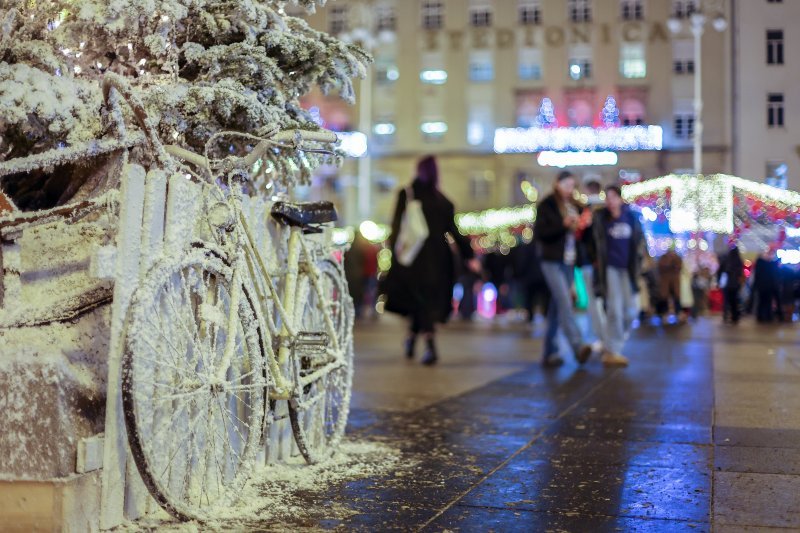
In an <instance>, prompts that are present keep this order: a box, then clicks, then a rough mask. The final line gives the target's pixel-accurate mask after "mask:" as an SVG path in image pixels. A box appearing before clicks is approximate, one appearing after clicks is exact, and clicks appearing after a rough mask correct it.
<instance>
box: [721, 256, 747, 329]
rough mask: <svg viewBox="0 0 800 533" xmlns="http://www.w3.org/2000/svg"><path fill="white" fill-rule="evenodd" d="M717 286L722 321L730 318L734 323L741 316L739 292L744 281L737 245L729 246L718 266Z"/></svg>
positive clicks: (736, 322)
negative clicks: (719, 290)
mask: <svg viewBox="0 0 800 533" xmlns="http://www.w3.org/2000/svg"><path fill="white" fill-rule="evenodd" d="M719 270H720V275H719V287H720V289H722V302H723V303H722V305H723V313H722V316H723V321H727V320H730V321H731V322H732V323H733V324H734V325H735V324H738V323H739V318H741V307H740V305H739V293H740V291H741V290H742V284H743V283H744V261H742V254H741V252H740V251H739V247H738V246H734V247H732V248H731V251H730V252H728V255H726V256H725V259H724V261H723V262H722V265H721V266H720V269H719Z"/></svg>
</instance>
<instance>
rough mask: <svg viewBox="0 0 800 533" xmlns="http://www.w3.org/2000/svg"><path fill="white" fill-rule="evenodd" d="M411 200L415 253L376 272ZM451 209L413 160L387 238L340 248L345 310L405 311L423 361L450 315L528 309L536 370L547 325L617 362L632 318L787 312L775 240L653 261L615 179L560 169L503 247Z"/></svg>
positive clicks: (675, 319) (521, 314) (515, 315)
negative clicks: (528, 220)
mask: <svg viewBox="0 0 800 533" xmlns="http://www.w3.org/2000/svg"><path fill="white" fill-rule="evenodd" d="M578 198H580V199H581V200H582V201H578ZM415 202H416V203H417V204H418V207H419V213H420V214H419V216H424V218H425V219H426V220H427V226H429V227H428V228H427V230H426V231H429V235H428V234H426V235H425V237H424V238H422V239H421V240H420V251H419V252H418V253H419V256H417V257H415V258H414V259H413V261H411V262H410V263H409V264H398V262H397V261H396V259H394V258H393V259H392V263H391V268H390V269H389V272H388V273H381V272H379V268H378V254H379V252H380V250H381V247H382V246H384V247H388V249H389V250H395V247H396V245H397V243H396V239H397V236H398V235H399V234H400V233H402V231H403V229H402V228H403V226H404V224H405V223H406V217H407V216H408V215H406V210H407V209H409V207H408V206H411V205H412V204H413V203H415ZM453 216H454V209H453V205H452V203H450V202H449V200H447V199H446V197H445V196H444V195H443V194H442V193H441V191H439V189H438V171H437V168H436V163H435V160H434V159H433V158H430V157H429V158H426V159H423V160H422V161H421V162H420V166H419V167H418V170H417V177H416V179H415V180H414V182H413V183H412V186H411V187H408V188H407V189H405V190H403V191H401V193H400V195H399V197H398V204H397V208H396V210H395V216H394V220H393V225H392V236H391V237H390V238H389V241H388V242H387V243H383V244H382V245H379V244H375V243H372V242H370V241H369V240H367V239H366V238H364V236H363V235H361V234H360V232H357V233H356V235H355V239H354V241H353V243H352V246H351V248H350V250H349V251H348V252H347V253H346V255H345V270H346V274H347V280H348V283H349V285H350V292H351V295H352V297H353V300H354V302H355V304H356V315H357V316H358V317H363V316H365V315H369V316H375V309H376V303H377V304H378V305H377V307H378V308H379V309H381V308H382V307H383V306H384V305H385V306H386V310H387V311H391V312H396V313H399V314H401V315H404V316H406V317H408V318H409V324H410V326H409V335H408V338H407V339H406V342H405V354H406V356H407V357H408V358H409V359H411V358H413V357H414V344H415V341H416V337H417V336H418V335H422V336H424V337H425V342H426V352H425V356H424V357H423V363H425V364H434V363H435V362H436V360H437V351H436V346H435V344H434V332H435V324H437V323H442V322H444V321H446V320H447V319H448V317H449V316H450V315H451V314H455V315H456V316H458V317H460V318H461V319H462V320H475V319H476V318H480V319H482V320H487V319H495V318H496V317H505V318H506V319H507V318H512V319H517V320H519V321H529V322H534V321H535V317H536V315H537V312H538V313H539V314H541V315H542V316H544V317H546V318H547V332H546V334H545V353H544V354H543V363H544V364H545V366H558V365H560V364H562V362H563V360H562V359H561V357H560V356H559V355H558V347H557V345H556V343H555V336H556V333H557V332H558V331H561V332H563V333H564V335H565V337H567V338H568V340H569V342H570V344H571V345H572V349H573V352H574V355H575V357H576V359H577V360H578V361H579V362H580V363H583V362H585V361H586V360H587V359H588V357H589V355H590V354H591V353H594V352H599V353H601V354H602V360H603V362H604V363H606V364H609V365H620V366H625V365H626V364H627V359H626V358H625V357H624V356H622V355H621V352H622V349H623V346H624V340H625V339H627V336H628V334H629V330H630V327H631V325H632V323H634V322H635V321H636V320H638V321H640V322H641V323H644V324H653V325H656V324H659V323H660V324H678V325H680V324H685V323H687V322H688V321H689V320H691V319H696V318H697V317H699V316H701V315H704V314H714V315H721V316H722V319H723V320H724V321H725V322H726V323H731V324H736V323H738V322H739V321H740V320H741V317H742V316H744V315H753V316H754V317H755V319H756V320H757V321H758V322H759V323H769V322H774V321H779V322H788V321H792V320H795V319H796V318H797V313H798V303H800V269H798V268H797V267H793V266H790V265H784V264H782V263H781V262H780V260H779V259H778V257H777V256H776V247H774V246H773V247H770V248H769V249H768V250H767V251H765V252H764V253H762V254H760V255H758V256H757V257H755V256H752V257H750V256H743V254H742V253H741V252H740V250H739V249H738V248H737V247H736V246H734V245H733V244H731V246H730V247H729V248H728V251H727V252H726V253H724V254H721V255H715V254H714V253H713V252H711V251H705V252H700V250H699V249H694V250H689V251H687V252H685V253H684V255H683V256H682V255H681V254H679V253H678V251H677V250H676V249H675V248H674V247H672V248H670V249H668V250H666V251H665V252H664V253H663V254H662V255H660V256H659V257H652V256H651V255H650V253H648V251H647V248H646V247H645V246H644V241H645V239H644V237H643V229H642V226H641V220H640V216H639V214H638V212H635V211H634V210H632V209H630V207H629V206H627V205H626V204H625V203H624V202H623V200H622V195H621V192H620V189H619V187H617V186H614V185H612V186H608V187H606V188H605V189H602V188H601V185H600V184H599V183H597V182H588V183H585V184H583V186H582V188H581V190H578V185H577V182H576V180H575V177H574V176H573V175H571V174H570V173H569V172H563V173H562V174H561V175H560V176H559V177H558V179H557V180H556V182H555V183H554V187H553V192H552V193H551V194H550V195H549V196H547V197H546V198H544V199H543V201H542V202H540V204H539V207H538V216H537V221H536V225H535V227H534V231H533V237H534V238H533V239H528V240H526V239H520V240H519V242H518V244H517V246H514V247H512V248H510V249H509V248H503V249H498V250H481V249H477V253H476V248H475V247H473V246H471V245H470V242H469V240H468V239H467V238H466V237H464V236H462V235H460V234H459V232H458V231H457V229H456V226H455V223H454V221H453ZM379 277H383V278H384V279H383V281H382V282H381V284H380V286H379V282H378V278H379ZM454 286H455V291H453V287H454ZM379 294H380V295H381V296H379ZM379 300H380V301H379ZM576 307H577V308H581V309H584V310H586V313H587V315H588V317H589V320H588V322H589V328H588V331H586V328H582V331H579V329H578V327H577V325H576V322H575V316H574V314H573V311H574V309H575V308H576ZM381 310H382V309H381Z"/></svg>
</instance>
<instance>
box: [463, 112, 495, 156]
mask: <svg viewBox="0 0 800 533" xmlns="http://www.w3.org/2000/svg"><path fill="white" fill-rule="evenodd" d="M491 131H492V110H491V106H489V105H486V104H473V105H470V106H469V116H468V119H467V143H469V144H470V146H480V145H482V144H484V143H485V142H486V141H489V140H491V135H488V133H489V132H491Z"/></svg>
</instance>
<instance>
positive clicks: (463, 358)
mask: <svg viewBox="0 0 800 533" xmlns="http://www.w3.org/2000/svg"><path fill="white" fill-rule="evenodd" d="M717 322H718V320H717V321H715V320H714V319H705V320H701V321H700V322H699V323H697V324H691V325H687V326H685V327H667V328H661V327H657V328H656V327H646V328H642V329H640V330H638V331H637V332H635V333H634V336H633V338H632V339H631V341H630V343H629V345H628V350H627V351H628V352H629V353H630V356H631V361H632V364H631V366H630V367H629V368H626V369H614V370H609V369H605V368H603V367H602V365H601V364H600V363H599V361H598V359H597V358H596V357H595V358H593V359H592V360H590V362H589V363H587V365H586V366H585V367H584V368H578V367H577V365H575V364H574V363H571V362H569V363H568V365H567V366H565V367H562V368H560V369H558V370H544V369H542V368H541V367H540V366H539V365H538V364H537V360H538V356H539V353H540V347H541V344H540V341H539V339H538V338H537V332H534V333H533V334H532V333H531V332H529V331H528V330H527V329H526V328H525V326H523V325H520V324H507V325H489V324H453V325H450V326H448V327H447V328H446V329H445V330H444V331H443V332H442V334H441V336H440V339H439V345H440V352H441V354H440V357H441V364H440V365H438V366H437V367H435V368H424V367H421V366H420V365H419V364H418V363H416V362H411V363H409V362H407V361H405V360H404V358H403V357H402V355H401V349H400V344H401V341H402V336H403V330H402V328H401V325H400V324H399V323H398V322H396V321H394V320H392V319H391V318H387V319H382V320H381V321H380V322H376V323H371V322H368V323H364V324H361V325H359V326H358V329H357V337H356V341H357V342H356V357H357V366H356V378H355V392H354V399H353V402H354V406H353V412H352V415H351V422H350V427H349V435H350V437H351V438H353V439H358V440H367V441H377V442H381V443H384V444H386V445H388V446H391V447H394V448H396V449H399V450H400V451H401V463H402V464H403V465H404V467H401V468H397V469H395V470H393V471H391V472H388V473H386V474H382V475H379V476H375V477H369V478H362V479H357V480H353V481H346V482H343V483H340V484H338V485H335V486H331V487H329V488H328V489H327V490H326V491H323V492H322V493H315V494H309V495H308V509H309V512H308V513H307V514H305V515H304V516H303V517H302V518H298V520H297V521H296V523H289V524H284V525H283V526H282V527H297V528H304V527H305V528H313V529H317V528H322V529H341V530H363V531H392V530H398V531H409V530H420V531H446V530H450V531H504V532H505V531H659V532H662V531H712V530H714V531H766V530H769V529H768V528H789V529H793V530H800V333H799V332H798V329H799V328H797V327H796V326H795V327H793V326H788V327H783V328H779V327H770V328H757V327H756V326H754V325H748V324H743V325H741V327H740V328H739V329H733V328H731V327H726V326H722V325H719V324H717ZM334 508H335V509H338V510H339V511H338V512H328V511H327V510H328V509H334ZM343 508H344V509H346V511H347V512H345V513H342V512H341V509H343ZM782 530H786V529H782Z"/></svg>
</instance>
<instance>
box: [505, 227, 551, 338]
mask: <svg viewBox="0 0 800 533" xmlns="http://www.w3.org/2000/svg"><path fill="white" fill-rule="evenodd" d="M512 254H513V259H514V279H515V284H516V286H517V291H518V292H519V293H520V296H521V298H522V307H523V309H524V310H525V312H526V313H527V314H526V318H527V320H528V322H530V323H533V321H534V318H535V314H536V306H537V304H539V305H540V309H541V310H542V316H547V307H548V305H549V303H550V289H548V288H547V283H546V282H545V280H544V273H543V272H542V257H541V252H540V251H539V244H538V243H537V242H536V241H531V242H529V243H522V244H520V245H519V246H517V247H515V248H514V249H513V250H512Z"/></svg>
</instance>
